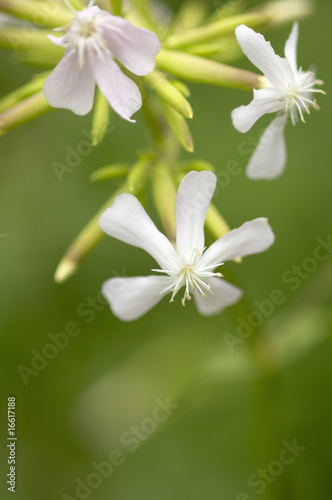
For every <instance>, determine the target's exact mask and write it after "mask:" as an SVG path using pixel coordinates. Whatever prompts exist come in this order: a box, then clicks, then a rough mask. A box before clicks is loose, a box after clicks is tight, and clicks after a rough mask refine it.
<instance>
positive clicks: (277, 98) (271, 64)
mask: <svg viewBox="0 0 332 500" xmlns="http://www.w3.org/2000/svg"><path fill="white" fill-rule="evenodd" d="M235 34H236V38H237V41H238V43H239V45H240V47H241V49H242V51H243V53H244V54H245V55H246V56H247V57H248V59H249V60H250V61H251V62H252V63H253V64H254V65H255V66H256V67H257V68H258V69H259V70H260V71H262V73H264V75H265V78H263V79H262V81H263V85H262V88H261V89H259V90H257V89H254V98H253V100H252V101H251V103H250V104H248V105H247V106H240V107H239V108H236V109H234V110H233V111H232V121H233V125H234V127H235V128H236V129H237V130H238V131H239V132H242V133H245V132H247V131H248V130H249V129H250V128H251V127H252V126H253V125H254V123H255V122H256V121H257V120H258V119H259V118H260V117H261V116H263V115H264V114H265V113H275V112H277V113H278V115H277V118H275V119H274V120H273V121H272V123H271V124H270V125H269V126H268V128H267V129H266V130H265V132H264V134H263V135H262V137H261V139H260V141H259V143H258V146H257V149H256V151H255V152H254V154H253V156H252V157H251V159H250V161H249V164H248V167H247V175H248V177H250V178H251V179H273V178H275V177H278V176H279V175H280V174H281V173H282V171H283V169H284V167H285V164H286V159H287V153H286V145H285V138H284V128H285V125H286V122H287V118H288V116H290V118H291V121H292V123H293V125H295V124H296V122H297V121H298V119H299V118H300V119H301V121H302V122H304V121H305V120H304V114H305V113H307V114H310V109H309V107H310V106H313V107H314V108H315V109H319V108H318V106H317V104H316V100H315V99H313V94H314V93H317V92H319V93H322V94H325V92H324V91H323V90H321V89H315V88H314V86H315V85H316V84H318V85H321V84H322V83H323V82H322V81H320V80H316V79H315V75H314V73H312V72H311V71H307V72H304V71H302V68H300V69H298V68H297V60H296V49H297V40H298V23H294V25H293V28H292V31H291V33H290V36H289V37H288V40H287V41H286V44H285V57H284V58H283V57H279V56H277V55H276V53H275V52H274V50H273V48H272V47H271V44H270V42H267V41H266V40H265V38H264V37H263V35H261V34H260V33H256V32H255V31H253V30H252V29H251V28H248V27H247V26H245V25H243V24H242V25H241V26H238V27H237V28H236V30H235Z"/></svg>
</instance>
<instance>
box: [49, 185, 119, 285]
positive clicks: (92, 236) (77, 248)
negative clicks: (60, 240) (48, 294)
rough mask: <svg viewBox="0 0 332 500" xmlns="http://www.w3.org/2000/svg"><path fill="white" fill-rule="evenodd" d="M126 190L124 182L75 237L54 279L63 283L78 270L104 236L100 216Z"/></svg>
mask: <svg viewBox="0 0 332 500" xmlns="http://www.w3.org/2000/svg"><path fill="white" fill-rule="evenodd" d="M126 191H127V184H126V183H124V184H122V185H121V186H120V187H119V189H117V190H116V191H115V193H113V194H112V196H111V197H110V198H109V199H108V200H107V201H106V203H105V204H104V205H103V206H102V207H101V208H100V210H98V212H97V213H96V215H94V216H93V217H92V219H91V220H90V221H89V222H88V223H87V224H86V226H85V227H84V228H83V229H82V231H81V232H80V233H79V235H78V236H77V237H76V238H75V240H74V241H73V243H72V244H71V245H70V247H69V248H68V250H67V251H66V253H65V255H64V256H63V258H62V259H61V261H60V262H59V264H58V267H57V268H56V270H55V273H54V281H55V282H56V283H63V282H64V281H66V280H67V279H68V278H70V277H71V276H72V275H73V274H74V273H75V272H76V271H77V269H78V267H79V266H80V264H81V262H82V261H83V260H84V259H85V258H86V257H87V256H88V255H89V253H90V252H91V251H92V250H93V249H94V247H95V246H96V245H97V244H98V243H99V241H100V240H101V239H102V237H103V236H104V233H103V232H102V230H101V229H100V227H99V224H98V221H99V217H100V216H101V214H102V213H103V212H104V211H105V210H106V209H107V208H108V207H109V206H110V205H112V203H113V200H114V198H115V197H116V196H118V195H119V194H121V193H124V192H126Z"/></svg>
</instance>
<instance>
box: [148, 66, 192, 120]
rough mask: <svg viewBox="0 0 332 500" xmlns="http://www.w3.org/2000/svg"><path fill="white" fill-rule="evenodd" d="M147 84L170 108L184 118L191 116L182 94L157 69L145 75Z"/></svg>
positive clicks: (189, 107) (187, 103)
mask: <svg viewBox="0 0 332 500" xmlns="http://www.w3.org/2000/svg"><path fill="white" fill-rule="evenodd" d="M145 81H146V82H147V84H148V85H149V86H150V87H151V88H152V89H153V90H154V91H155V92H156V93H157V94H158V96H159V97H161V99H163V100H164V101H165V102H167V104H169V105H170V106H171V107H172V108H174V109H175V110H176V111H178V112H179V113H180V114H181V115H183V116H185V117H186V118H192V117H193V110H192V108H191V106H190V104H189V102H188V101H187V99H186V98H185V97H184V96H183V94H182V93H181V92H180V91H179V90H178V89H177V88H176V87H175V86H174V85H172V84H171V83H170V82H169V81H168V80H167V78H166V77H165V76H164V75H163V74H162V73H160V72H159V71H156V70H155V71H152V73H150V74H149V75H147V76H146V77H145Z"/></svg>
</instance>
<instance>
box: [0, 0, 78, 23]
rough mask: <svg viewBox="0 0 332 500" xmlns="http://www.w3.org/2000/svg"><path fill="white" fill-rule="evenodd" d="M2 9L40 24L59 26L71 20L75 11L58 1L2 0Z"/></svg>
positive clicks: (0, 1)
mask: <svg viewBox="0 0 332 500" xmlns="http://www.w3.org/2000/svg"><path fill="white" fill-rule="evenodd" d="M0 10H1V11H3V12H6V13H7V14H11V15H12V16H15V17H19V18H20V19H26V20H27V21H31V22H32V23H33V24H35V25H38V26H47V27H48V28H57V27H58V26H64V25H65V24H68V23H70V22H71V20H72V17H73V12H71V11H70V10H69V9H67V8H66V7H63V6H62V5H61V4H59V3H56V2H41V1H34V0H29V2H26V1H22V0H0Z"/></svg>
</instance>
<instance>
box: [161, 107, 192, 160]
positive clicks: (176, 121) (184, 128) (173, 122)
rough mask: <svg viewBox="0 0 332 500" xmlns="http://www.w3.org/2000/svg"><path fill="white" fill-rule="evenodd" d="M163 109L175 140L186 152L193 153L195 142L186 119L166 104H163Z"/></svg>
mask: <svg viewBox="0 0 332 500" xmlns="http://www.w3.org/2000/svg"><path fill="white" fill-rule="evenodd" d="M162 108H163V112H164V117H165V119H166V121H167V124H168V126H169V128H170V129H171V131H172V132H173V134H174V138H175V139H176V140H177V142H178V143H179V144H180V145H181V146H182V147H183V148H184V149H185V150H186V151H188V152H189V153H192V152H193V151H194V141H193V138H192V136H191V132H190V130H189V127H188V125H187V122H186V120H185V118H184V117H183V116H182V115H180V113H178V112H177V111H175V109H173V108H171V107H170V106H168V104H166V103H164V102H163V103H162Z"/></svg>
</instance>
